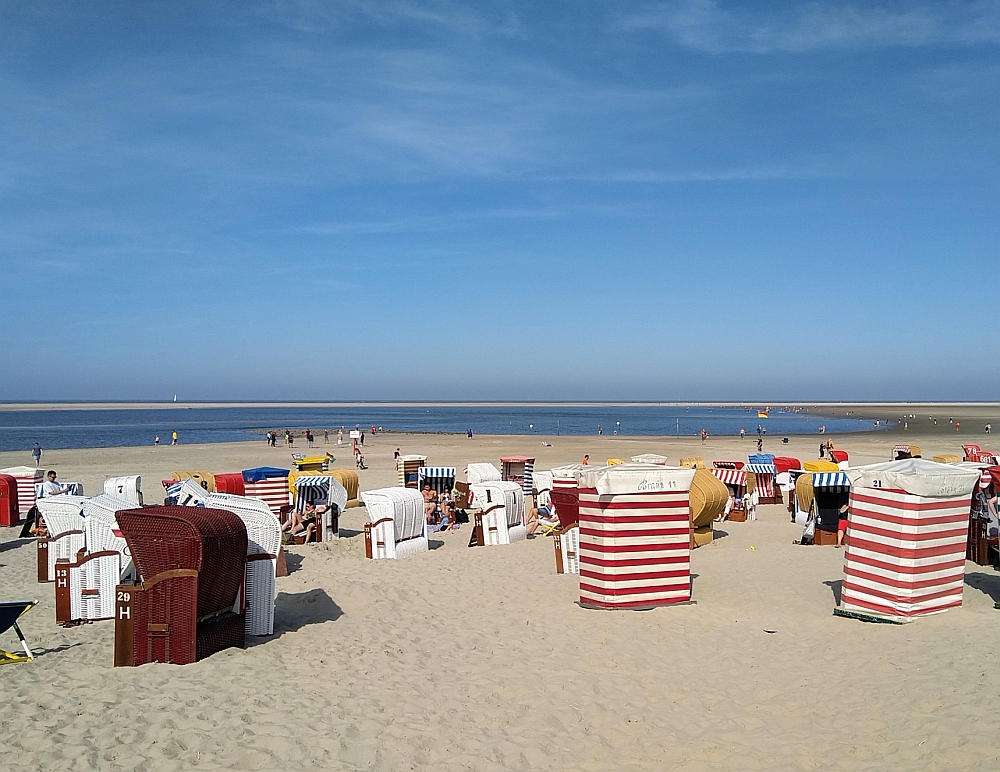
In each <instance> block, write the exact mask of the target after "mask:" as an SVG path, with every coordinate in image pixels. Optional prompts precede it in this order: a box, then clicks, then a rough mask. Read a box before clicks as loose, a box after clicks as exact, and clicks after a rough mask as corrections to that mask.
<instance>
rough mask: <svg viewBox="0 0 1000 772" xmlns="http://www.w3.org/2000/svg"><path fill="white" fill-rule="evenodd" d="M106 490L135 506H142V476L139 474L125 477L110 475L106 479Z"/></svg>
mask: <svg viewBox="0 0 1000 772" xmlns="http://www.w3.org/2000/svg"><path fill="white" fill-rule="evenodd" d="M104 492H105V493H107V494H109V495H111V496H119V497H121V498H123V499H125V500H126V501H128V502H129V503H130V504H131V505H132V506H133V507H141V506H142V477H140V476H139V475H137V474H130V475H125V476H124V477H109V478H108V479H107V480H105V481H104Z"/></svg>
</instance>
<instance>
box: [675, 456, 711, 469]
mask: <svg viewBox="0 0 1000 772" xmlns="http://www.w3.org/2000/svg"><path fill="white" fill-rule="evenodd" d="M678 463H679V464H680V466H682V467H687V468H689V469H704V468H705V459H704V458H702V457H701V456H684V457H683V458H681V460H680V461H679V462H678Z"/></svg>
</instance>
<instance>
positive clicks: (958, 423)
mask: <svg viewBox="0 0 1000 772" xmlns="http://www.w3.org/2000/svg"><path fill="white" fill-rule="evenodd" d="M961 428H962V422H961V421H955V431H956V432H957V431H959V430H961Z"/></svg>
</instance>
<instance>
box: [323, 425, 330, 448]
mask: <svg viewBox="0 0 1000 772" xmlns="http://www.w3.org/2000/svg"><path fill="white" fill-rule="evenodd" d="M323 444H324V445H329V444H330V430H329V429H324V430H323Z"/></svg>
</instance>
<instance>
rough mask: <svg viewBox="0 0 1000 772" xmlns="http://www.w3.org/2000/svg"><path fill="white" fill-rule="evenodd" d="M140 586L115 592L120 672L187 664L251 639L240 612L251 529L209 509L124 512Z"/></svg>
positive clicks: (234, 517) (120, 519) (124, 529)
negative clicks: (146, 666)
mask: <svg viewBox="0 0 1000 772" xmlns="http://www.w3.org/2000/svg"><path fill="white" fill-rule="evenodd" d="M118 526H119V529H120V530H121V532H122V534H123V535H124V536H125V539H126V541H127V542H128V546H129V550H130V551H131V553H132V559H133V560H134V561H135V567H136V575H137V581H136V582H134V583H132V584H120V585H118V587H117V588H116V593H115V594H116V608H115V652H114V654H115V657H114V664H115V667H122V666H125V667H130V666H135V665H142V664H145V663H146V662H165V663H173V664H176V665H184V664H188V663H191V662H195V661H196V660H200V659H204V658H205V657H208V656H211V655H212V654H214V653H215V652H217V651H221V650H222V649H225V648H227V647H230V646H240V647H242V646H243V645H244V643H245V641H246V619H245V618H244V615H243V614H242V613H238V612H236V611H234V610H233V609H234V607H238V603H239V598H240V591H241V588H242V587H243V582H244V581H245V577H246V563H247V529H246V526H245V525H244V524H243V520H241V519H240V518H239V516H237V515H236V514H235V513H233V512H231V511H229V510H224V509H214V508H210V507H199V506H194V507H177V506H164V507H145V508H143V509H128V510H123V511H121V512H119V513H118Z"/></svg>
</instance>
